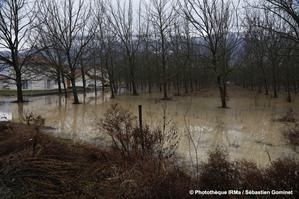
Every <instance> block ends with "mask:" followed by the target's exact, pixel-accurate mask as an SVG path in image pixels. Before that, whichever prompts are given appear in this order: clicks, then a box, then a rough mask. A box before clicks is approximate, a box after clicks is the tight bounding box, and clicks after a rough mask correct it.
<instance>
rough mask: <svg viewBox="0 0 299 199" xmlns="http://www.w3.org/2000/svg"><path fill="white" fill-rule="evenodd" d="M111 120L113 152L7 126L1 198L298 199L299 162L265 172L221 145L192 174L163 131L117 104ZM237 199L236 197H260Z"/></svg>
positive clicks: (0, 157)
mask: <svg viewBox="0 0 299 199" xmlns="http://www.w3.org/2000/svg"><path fill="white" fill-rule="evenodd" d="M113 114H114V115H115V116H116V118H117V120H116V119H113V117H112V116H113ZM106 118H108V119H106V120H105V119H104V120H103V121H102V122H101V123H102V128H103V129H104V130H105V131H107V132H106V133H108V135H109V134H110V136H111V137H112V140H113V139H114V140H113V141H112V143H111V148H109V149H107V148H106V149H103V148H99V147H94V146H89V145H86V144H82V143H75V142H72V141H63V140H60V139H58V138H54V137H52V136H50V135H47V134H44V133H42V132H40V133H37V131H38V129H39V127H37V123H34V122H29V123H28V124H29V125H28V124H20V123H12V122H1V123H0V198H193V195H190V194H189V191H190V190H195V189H196V190H218V191H227V190H255V191H259V190H269V191H271V190H286V191H293V195H283V196H282V197H287V198H296V196H298V189H299V185H298V182H299V162H298V160H296V159H294V158H290V157H284V158H281V159H278V160H275V161H273V162H271V164H270V165H268V166H267V167H265V168H259V167H257V165H256V164H255V163H253V162H249V161H230V160H229V154H228V153H227V152H226V151H225V150H223V149H222V148H219V147H217V148H216V149H215V150H214V151H211V152H210V153H209V158H208V161H207V162H203V163H199V165H198V167H199V170H198V171H197V172H198V173H196V174H195V173H190V172H189V170H188V168H187V167H186V166H179V165H178V164H177V160H176V159H175V158H174V156H172V157H170V156H169V153H170V152H171V151H172V149H173V148H174V146H175V145H174V144H169V145H165V142H164V140H165V138H164V137H163V135H162V132H161V131H159V130H155V131H152V130H150V129H149V128H148V127H144V129H142V130H141V129H140V128H138V127H137V126H136V125H135V123H136V121H135V118H133V117H131V115H130V114H129V113H126V112H125V111H124V110H123V109H121V108H118V107H117V106H114V107H112V108H111V109H110V112H109V113H107V114H106ZM33 121H35V120H34V119H33ZM116 121H122V122H120V123H119V124H116V123H115V122H116ZM115 125H116V126H115ZM144 133H146V134H144ZM166 137H169V135H167V136H166ZM170 139H174V137H171V136H170ZM34 140H36V142H35V141H34ZM167 142H168V143H169V140H168V141H167ZM170 143H171V142H170ZM194 176H198V177H196V178H195V177H194ZM237 196H238V197H237ZM237 196H234V195H230V198H250V197H252V196H246V195H241V196H240V195H237ZM207 197H208V198H209V197H210V198H223V196H218V195H211V196H210V195H206V196H204V198H207ZM254 197H257V198H275V197H279V198H281V195H264V196H258V195H256V196H254ZM225 198H226V197H225Z"/></svg>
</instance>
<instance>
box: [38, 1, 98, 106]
mask: <svg viewBox="0 0 299 199" xmlns="http://www.w3.org/2000/svg"><path fill="white" fill-rule="evenodd" d="M38 9H39V11H40V12H39V20H40V22H41V23H42V25H41V28H40V29H41V30H43V32H44V35H45V36H48V37H49V38H55V40H56V41H57V43H58V45H59V47H61V49H60V52H61V53H62V55H63V56H64V57H65V58H66V62H65V64H66V65H67V66H68V73H67V76H68V79H69V80H70V81H71V83H72V89H73V95H74V104H79V99H78V95H77V90H76V82H75V79H76V72H77V71H78V67H79V64H80V57H81V55H82V53H83V51H84V49H85V48H86V46H87V44H88V43H89V42H90V41H91V40H92V38H93V35H94V28H93V26H94V24H92V23H91V13H92V12H91V6H90V4H89V5H88V4H86V2H85V1H84V0H78V1H75V0H66V1H60V0H51V1H40V2H38Z"/></svg>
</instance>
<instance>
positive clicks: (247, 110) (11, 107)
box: [0, 86, 299, 166]
mask: <svg viewBox="0 0 299 199" xmlns="http://www.w3.org/2000/svg"><path fill="white" fill-rule="evenodd" d="M172 93H174V92H172ZM228 96H229V99H228V106H229V108H227V109H222V108H218V106H219V105H220V99H219V96H218V91H217V89H216V88H213V89H206V90H201V91H199V92H197V93H196V94H192V95H188V96H174V95H173V96H172V100H170V101H162V100H159V99H160V98H161V97H162V93H160V92H159V91H155V92H153V93H146V92H140V95H139V96H132V95H130V94H129V93H126V91H125V89H121V91H120V94H118V96H117V97H116V99H110V98H109V97H110V95H109V93H108V92H107V93H104V94H99V95H98V96H95V95H94V94H93V93H88V94H87V95H86V96H85V97H84V95H83V94H80V102H82V104H80V105H74V104H72V102H73V100H72V98H71V97H69V98H67V99H65V98H64V97H63V96H57V95H53V96H40V97H30V98H28V99H29V101H30V102H28V103H23V104H17V103H10V101H13V100H15V98H10V97H3V96H2V97H0V117H1V120H13V121H19V120H20V118H22V117H23V116H24V114H28V113H30V112H32V113H34V114H35V115H41V116H42V117H44V118H45V119H46V126H49V127H53V129H50V130H48V132H49V133H51V134H54V135H56V136H58V137H61V138H63V139H72V140H77V141H87V142H89V143H92V144H99V143H101V142H100V141H101V140H102V139H103V137H105V136H104V135H103V134H102V133H101V131H100V130H99V126H98V122H99V120H100V119H101V118H102V117H103V114H104V113H105V111H106V110H107V108H109V106H110V105H111V104H113V103H118V104H119V105H121V106H122V107H124V108H126V109H129V110H130V111H131V112H133V113H134V114H135V115H136V116H137V114H138V105H139V104H141V105H142V108H143V122H144V123H147V124H149V125H151V126H152V127H158V126H160V127H161V126H162V125H163V116H164V115H165V118H166V119H165V120H166V124H167V127H166V128H168V129H171V128H172V127H173V126H175V127H176V129H177V131H178V132H179V133H180V135H181V139H180V143H179V147H178V154H180V155H181V156H183V157H185V158H186V160H187V161H188V160H192V161H195V157H196V154H197V155H198V157H200V159H201V160H202V159H205V158H207V152H208V151H209V150H212V149H213V148H215V147H216V146H217V145H220V146H223V147H225V148H227V149H228V150H229V152H230V157H231V159H240V158H245V159H248V160H254V161H255V162H257V163H258V165H261V166H263V165H266V164H267V163H269V161H270V159H271V160H274V159H276V158H278V157H281V156H294V157H296V158H297V157H298V153H297V152H295V151H294V149H293V148H292V147H290V146H289V145H288V144H287V143H286V141H285V140H284V139H283V138H282V133H281V132H282V131H283V130H284V129H287V128H288V126H290V125H293V124H288V123H282V122H273V119H277V118H279V117H281V116H282V115H285V114H286V113H287V112H288V111H289V110H290V108H291V109H292V110H293V112H294V113H297V115H296V114H295V117H296V119H297V120H298V119H299V118H298V115H299V97H298V95H297V96H293V98H294V101H293V102H291V103H287V102H286V100H285V97H284V93H280V95H279V98H271V97H270V96H265V95H263V94H258V93H256V92H254V91H248V90H244V89H242V88H238V87H234V86H232V87H229V88H228ZM188 135H189V136H188ZM190 135H191V136H192V139H193V141H194V142H193V143H194V144H192V143H191V142H190V139H189V138H190ZM188 137H189V138H188ZM297 151H298V150H297Z"/></svg>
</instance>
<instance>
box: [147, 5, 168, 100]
mask: <svg viewBox="0 0 299 199" xmlns="http://www.w3.org/2000/svg"><path fill="white" fill-rule="evenodd" d="M148 7H149V13H148V15H149V16H150V21H151V23H152V26H153V31H154V34H155V37H156V39H155V42H153V44H152V47H153V49H154V51H155V52H156V56H157V58H158V61H159V67H160V68H161V69H162V73H161V77H162V86H163V99H165V100H167V99H169V98H168V95H167V82H168V80H169V77H168V68H169V55H170V41H169V36H170V31H171V25H172V23H173V21H174V7H173V2H172V1H169V0H151V1H150V4H149V5H148Z"/></svg>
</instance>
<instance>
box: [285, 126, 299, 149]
mask: <svg viewBox="0 0 299 199" xmlns="http://www.w3.org/2000/svg"><path fill="white" fill-rule="evenodd" d="M282 135H283V137H284V138H285V139H286V140H287V141H288V142H289V144H290V145H291V146H292V147H293V148H294V150H296V147H298V146H299V123H296V124H295V127H293V128H288V129H286V130H285V131H283V133H282Z"/></svg>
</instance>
